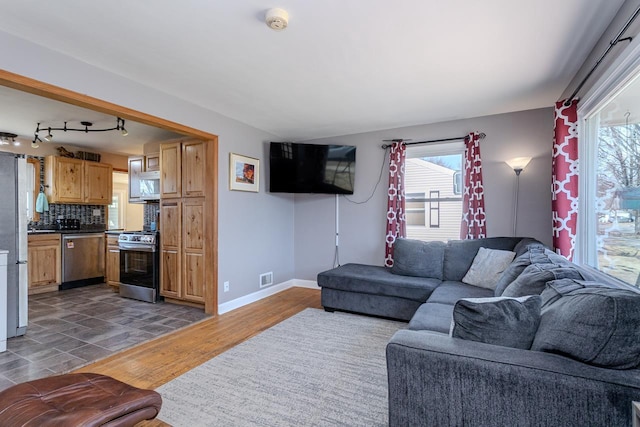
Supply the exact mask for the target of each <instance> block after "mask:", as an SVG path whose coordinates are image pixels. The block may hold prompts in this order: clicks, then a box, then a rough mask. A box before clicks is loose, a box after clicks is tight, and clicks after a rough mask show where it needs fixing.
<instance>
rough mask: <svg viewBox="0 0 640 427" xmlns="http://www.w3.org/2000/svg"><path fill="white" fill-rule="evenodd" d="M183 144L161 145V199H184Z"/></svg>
mask: <svg viewBox="0 0 640 427" xmlns="http://www.w3.org/2000/svg"><path fill="white" fill-rule="evenodd" d="M181 154H182V151H181V144H180V143H179V142H172V143H168V144H160V198H161V199H164V198H177V197H182V167H181V166H182V165H181V158H182V155H181Z"/></svg>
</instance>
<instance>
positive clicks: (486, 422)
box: [318, 237, 640, 426]
mask: <svg viewBox="0 0 640 427" xmlns="http://www.w3.org/2000/svg"><path fill="white" fill-rule="evenodd" d="M481 248H484V249H481ZM487 249H490V250H487ZM394 250H395V254H394V260H395V265H394V267H393V268H384V267H378V266H370V265H361V264H346V265H343V266H340V267H337V268H334V269H332V270H329V271H325V272H323V273H320V274H319V275H318V285H319V286H320V287H321V288H322V291H321V295H322V304H323V306H324V307H325V309H326V310H328V311H333V310H344V311H349V312H355V313H362V314H367V315H374V316H382V317H388V318H393V319H400V320H405V321H408V322H409V324H408V326H407V328H406V329H403V330H400V331H398V332H397V333H396V334H395V335H394V336H393V337H392V339H391V341H390V342H389V344H388V346H387V370H388V381H389V424H390V426H465V425H474V426H507V425H509V426H626V425H631V418H632V405H631V403H632V401H640V369H639V368H638V366H640V292H638V290H637V289H636V288H632V287H631V286H626V285H624V284H620V283H618V282H617V281H615V280H613V279H611V278H610V277H608V276H605V275H602V274H599V273H597V272H593V271H591V270H588V269H584V268H581V267H579V266H577V265H575V264H572V263H570V262H569V261H567V260H566V259H565V258H563V257H561V256H559V255H557V254H555V253H553V252H551V251H550V250H548V249H547V248H544V247H543V246H542V245H541V244H540V243H539V242H537V241H535V240H534V239H530V238H510V237H497V238H487V239H478V240H467V241H450V242H447V243H446V244H445V243H440V242H431V243H424V242H418V241H413V240H408V239H400V240H399V241H398V242H397V243H396V246H395V248H394ZM508 253H512V255H510V256H511V258H510V260H508V259H507V260H505V259H502V260H501V261H500V262H501V263H502V264H503V267H501V268H500V269H497V270H499V272H498V271H491V270H492V269H493V270H496V264H498V263H499V262H498V260H497V258H492V257H494V256H496V257H497V256H498V255H500V257H502V258H504V257H505V256H507V255H508ZM481 255H482V257H484V259H481V258H482V257H481ZM494 260H495V261H494ZM483 262H484V264H483ZM505 262H506V264H505ZM505 266H506V267H505ZM485 268H487V269H486V270H485ZM472 273H473V274H472ZM469 282H471V283H473V284H470V283H469Z"/></svg>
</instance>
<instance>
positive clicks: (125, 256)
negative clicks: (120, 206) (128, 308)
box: [118, 231, 160, 303]
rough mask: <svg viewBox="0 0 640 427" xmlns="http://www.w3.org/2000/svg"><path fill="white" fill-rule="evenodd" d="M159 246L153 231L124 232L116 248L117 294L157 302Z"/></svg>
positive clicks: (158, 292) (158, 295) (158, 240)
mask: <svg viewBox="0 0 640 427" xmlns="http://www.w3.org/2000/svg"><path fill="white" fill-rule="evenodd" d="M159 243H160V237H159V234H158V233H157V232H155V231H132V232H124V233H122V234H120V236H119V237H118V246H119V248H120V295H121V296H123V297H127V298H133V299H137V300H141V301H147V302H154V303H155V302H157V301H159V300H160V255H159V254H160V251H159V250H158V247H159Z"/></svg>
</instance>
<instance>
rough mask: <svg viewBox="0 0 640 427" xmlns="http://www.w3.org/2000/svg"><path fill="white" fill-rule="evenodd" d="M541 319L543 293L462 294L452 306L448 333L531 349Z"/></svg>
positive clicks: (459, 336)
mask: <svg viewBox="0 0 640 427" xmlns="http://www.w3.org/2000/svg"><path fill="white" fill-rule="evenodd" d="M539 323H540V296H539V295H533V296H528V297H523V298H504V297H494V298H463V299H461V300H458V302H456V304H455V306H454V308H453V322H452V324H451V330H450V332H449V335H450V336H452V337H454V338H461V339H465V340H469V341H479V342H483V343H486V344H494V345H501V346H503V347H513V348H522V349H525V350H528V349H529V348H531V343H532V342H533V339H534V337H535V334H536V330H537V329H538V324H539Z"/></svg>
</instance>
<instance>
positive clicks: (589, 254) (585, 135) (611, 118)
mask: <svg viewBox="0 0 640 427" xmlns="http://www.w3.org/2000/svg"><path fill="white" fill-rule="evenodd" d="M638 75H639V74H638V73H637V72H636V74H635V77H634V78H632V79H630V80H629V82H628V83H627V84H625V86H624V88H623V89H622V90H618V91H616V92H615V93H614V94H613V96H610V97H609V98H608V100H607V101H605V102H602V103H601V105H600V106H599V107H598V108H597V109H595V110H594V111H593V112H589V113H588V114H586V115H585V127H584V129H583V132H582V133H581V135H580V139H579V143H580V182H581V184H580V193H579V194H580V207H581V209H580V210H579V215H580V216H579V219H578V221H579V230H578V238H577V249H578V251H577V256H578V257H579V261H580V262H583V263H586V264H588V265H591V266H592V267H595V268H597V269H599V270H601V271H603V272H605V273H607V274H609V275H611V276H614V277H616V278H618V279H620V280H622V281H625V282H627V283H629V284H632V285H636V286H640V262H639V261H638V259H639V257H640V221H639V220H640V218H639V216H640V96H639V95H640V78H638Z"/></svg>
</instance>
